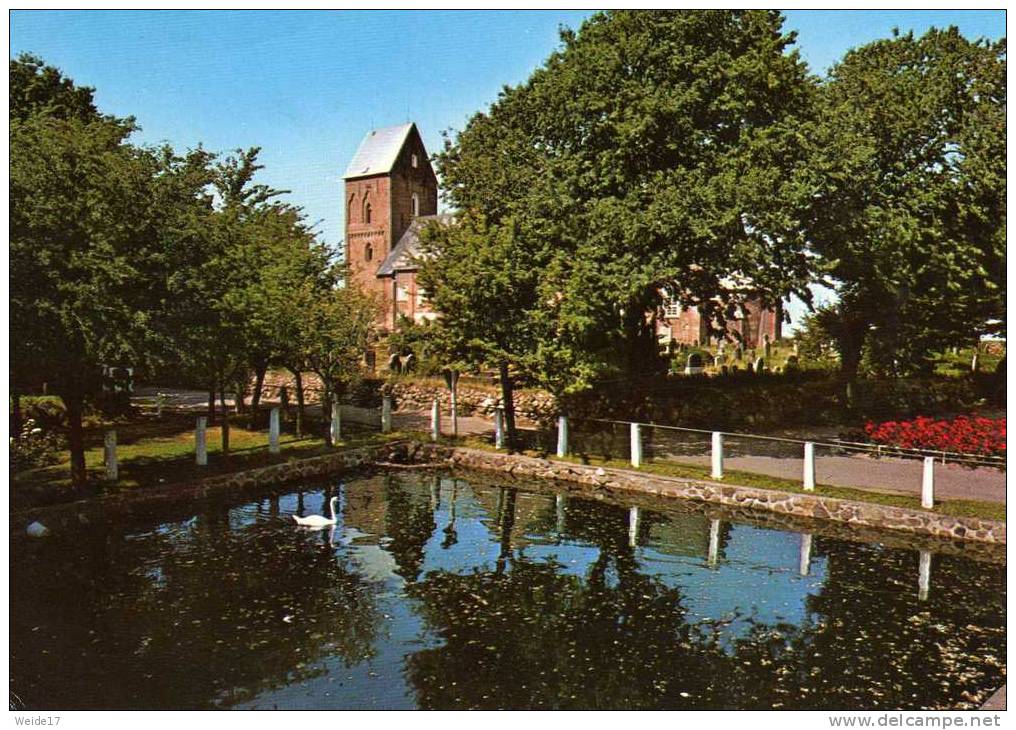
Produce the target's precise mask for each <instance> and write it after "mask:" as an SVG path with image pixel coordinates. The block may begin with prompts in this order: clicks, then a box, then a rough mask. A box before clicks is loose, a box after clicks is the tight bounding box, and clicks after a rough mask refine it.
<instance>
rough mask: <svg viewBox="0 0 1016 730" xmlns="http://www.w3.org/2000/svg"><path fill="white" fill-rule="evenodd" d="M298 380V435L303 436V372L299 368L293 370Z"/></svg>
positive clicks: (298, 436)
mask: <svg viewBox="0 0 1016 730" xmlns="http://www.w3.org/2000/svg"><path fill="white" fill-rule="evenodd" d="M293 377H294V378H295V380H296V437H297V438H302V437H303V374H302V373H301V372H300V370H299V368H297V369H296V370H294V371H293Z"/></svg>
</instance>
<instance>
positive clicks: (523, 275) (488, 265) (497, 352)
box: [418, 214, 543, 448]
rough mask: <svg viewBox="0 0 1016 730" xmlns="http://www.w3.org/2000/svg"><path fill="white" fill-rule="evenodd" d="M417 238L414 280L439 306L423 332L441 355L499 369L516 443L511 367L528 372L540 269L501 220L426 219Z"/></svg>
mask: <svg viewBox="0 0 1016 730" xmlns="http://www.w3.org/2000/svg"><path fill="white" fill-rule="evenodd" d="M421 241H422V249H423V253H424V255H423V256H422V257H421V258H422V261H421V264H420V270H419V273H418V277H419V281H420V285H421V286H422V287H423V289H424V290H425V291H426V292H427V297H428V299H429V300H430V301H431V303H432V305H433V306H434V308H435V309H436V310H437V311H439V312H441V317H440V318H439V319H438V320H437V321H436V322H435V323H434V325H433V328H432V331H431V332H429V334H430V337H431V342H432V347H434V349H436V350H437V351H440V352H442V353H443V355H444V359H445V361H446V362H450V363H460V364H463V365H466V366H474V367H484V366H486V367H494V368H496V369H497V370H498V375H499V379H500V384H501V396H502V405H503V407H504V412H505V419H506V424H505V425H506V430H507V437H508V444H509V447H510V448H514V446H515V445H516V440H517V438H516V428H515V409H514V400H513V380H512V377H511V371H512V370H520V369H524V370H525V371H526V372H528V373H532V372H533V370H534V368H532V367H531V365H532V361H533V356H534V353H535V352H536V349H537V347H538V346H539V345H538V343H539V339H540V335H541V334H543V331H542V330H540V329H539V328H538V323H537V321H536V319H535V316H534V314H535V311H536V310H537V309H538V308H539V306H540V303H539V300H538V290H539V270H538V268H537V266H535V265H533V264H535V262H534V261H533V259H532V257H531V252H530V251H528V250H527V249H526V248H525V247H524V246H522V245H520V244H519V240H518V238H517V237H516V236H515V230H514V229H513V228H512V227H510V226H509V225H508V224H507V222H506V223H505V224H503V225H501V226H499V227H489V226H487V225H486V221H485V220H484V219H483V218H482V217H479V216H471V215H468V214H467V215H465V216H463V217H462V218H460V219H459V220H458V221H457V222H456V223H454V224H451V225H439V224H431V225H430V226H428V227H427V228H425V229H424V230H423V232H422V234H421ZM527 264H529V265H527Z"/></svg>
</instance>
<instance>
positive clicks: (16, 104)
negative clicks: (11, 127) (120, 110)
mask: <svg viewBox="0 0 1016 730" xmlns="http://www.w3.org/2000/svg"><path fill="white" fill-rule="evenodd" d="M94 94H95V89H93V88H92V87H90V86H77V85H75V83H74V82H73V81H72V80H71V79H69V78H67V77H66V76H64V75H63V74H62V73H61V72H60V70H59V69H57V68H54V67H53V66H47V65H46V62H45V61H43V60H42V59H41V58H39V57H38V56H34V55H32V54H30V53H22V54H21V55H20V56H18V58H17V59H16V60H13V61H11V62H10V95H9V105H10V117H11V119H12V120H13V119H17V120H19V121H25V120H26V119H28V118H29V117H31V116H33V115H41V116H44V117H47V118H49V119H63V120H68V119H76V120H78V121H80V122H94V121H98V120H100V119H106V120H109V121H115V120H114V118H113V117H103V116H102V115H101V114H99V111H98V109H96V107H95V101H94ZM123 121H124V122H129V121H130V120H123Z"/></svg>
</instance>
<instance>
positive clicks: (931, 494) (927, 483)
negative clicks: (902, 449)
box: [921, 456, 935, 509]
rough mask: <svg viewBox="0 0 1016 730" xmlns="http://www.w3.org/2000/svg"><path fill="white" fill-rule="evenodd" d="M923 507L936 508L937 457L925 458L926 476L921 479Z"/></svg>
mask: <svg viewBox="0 0 1016 730" xmlns="http://www.w3.org/2000/svg"><path fill="white" fill-rule="evenodd" d="M921 506H922V507H924V509H931V508H933V507H934V506H935V457H934V456H925V457H924V474H923V475H922V479H921Z"/></svg>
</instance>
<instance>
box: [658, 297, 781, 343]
mask: <svg viewBox="0 0 1016 730" xmlns="http://www.w3.org/2000/svg"><path fill="white" fill-rule="evenodd" d="M706 324H707V323H706V321H705V320H704V319H703V318H702V315H701V313H700V312H699V310H698V308H697V307H690V308H685V307H682V306H681V305H680V304H678V303H676V302H673V301H670V300H666V303H665V304H664V306H663V313H662V316H660V317H658V318H657V320H656V336H657V337H658V338H659V339H660V341H661V342H662V343H664V344H666V343H668V342H670V340H674V341H675V342H679V343H682V344H685V345H708V344H710V343H712V342H715V341H716V340H717V338H716V337H711V336H710V335H709V332H708V330H707V328H706ZM727 332H729V333H731V335H733V333H737V334H739V335H740V337H741V342H743V343H744V346H745V347H753V348H759V347H761V346H762V344H763V342H764V341H765V337H766V335H768V336H769V341H770V342H775V341H777V340H778V339H780V337H781V336H782V312H781V311H780V308H777V309H776V310H772V309H767V308H764V307H762V306H761V305H760V304H759V303H758V302H756V301H748V302H746V303H745V304H744V307H743V309H742V311H740V312H738V313H737V314H736V315H735V318H734V320H733V321H728V322H727ZM729 339H731V340H734V337H730V338H729Z"/></svg>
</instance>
